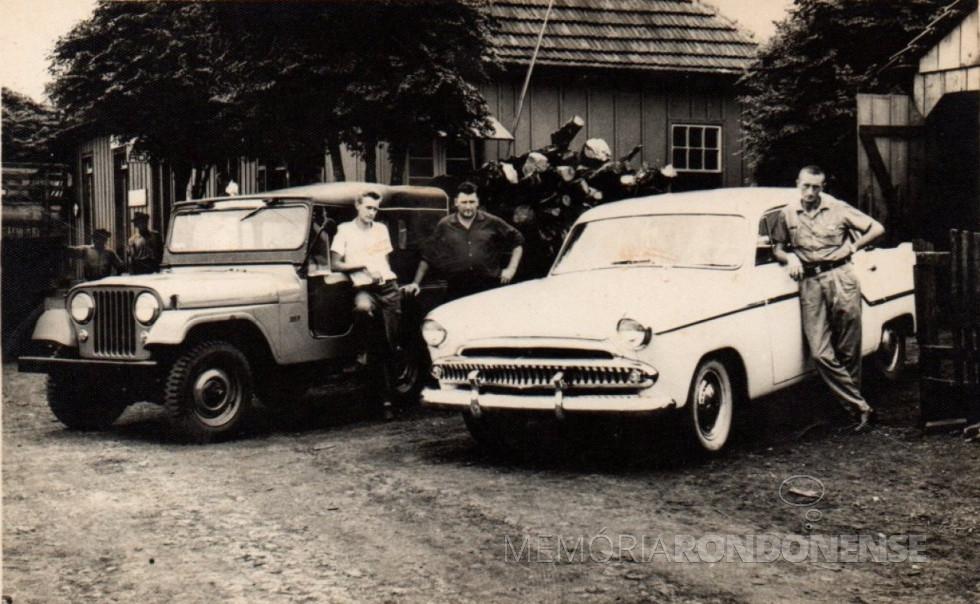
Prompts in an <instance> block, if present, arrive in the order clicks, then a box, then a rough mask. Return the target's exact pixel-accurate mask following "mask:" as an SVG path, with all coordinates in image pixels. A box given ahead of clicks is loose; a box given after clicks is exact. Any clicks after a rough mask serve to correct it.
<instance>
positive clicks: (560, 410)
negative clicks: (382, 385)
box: [422, 388, 677, 418]
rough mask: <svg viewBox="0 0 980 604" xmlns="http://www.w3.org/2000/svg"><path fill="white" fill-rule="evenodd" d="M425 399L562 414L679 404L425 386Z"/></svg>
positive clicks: (476, 409) (476, 408)
mask: <svg viewBox="0 0 980 604" xmlns="http://www.w3.org/2000/svg"><path fill="white" fill-rule="evenodd" d="M422 402H423V403H425V404H426V405H428V406H432V407H444V408H446V407H448V408H455V409H462V410H465V409H469V411H470V412H471V413H472V414H473V415H475V416H479V415H480V414H481V413H482V411H483V409H500V410H515V411H517V410H528V411H552V412H554V413H555V414H556V415H557V416H558V417H559V418H560V417H562V416H563V415H564V413H565V412H566V411H567V412H572V413H577V412H589V413H624V412H625V413H651V412H655V411H663V410H667V409H673V408H675V407H677V401H675V400H673V399H670V398H667V397H655V396H654V397H650V396H639V395H637V394H613V393H610V394H604V393H600V394H574V395H565V394H564V393H563V392H561V391H555V392H552V393H541V392H533V393H531V392H524V393H521V394H517V393H502V392H479V391H474V390H466V389H462V388H452V389H437V388H426V389H425V390H423V391H422Z"/></svg>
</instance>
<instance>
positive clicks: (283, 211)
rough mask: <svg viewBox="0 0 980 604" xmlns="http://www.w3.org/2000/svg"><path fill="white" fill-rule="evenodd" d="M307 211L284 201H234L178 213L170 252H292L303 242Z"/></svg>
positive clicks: (308, 217) (307, 225) (299, 205)
mask: <svg viewBox="0 0 980 604" xmlns="http://www.w3.org/2000/svg"><path fill="white" fill-rule="evenodd" d="M309 224H310V210H309V207H308V206H306V205H304V204H295V203H294V204H292V205H290V203H289V202H287V201H283V200H269V201H266V200H261V199H236V200H234V201H218V202H215V203H214V205H212V206H209V207H206V208H201V209H192V210H187V211H183V212H181V213H179V214H178V215H177V216H176V217H175V218H174V223H173V228H172V230H171V234H170V243H169V246H168V247H169V249H170V251H171V252H173V253H178V254H179V253H191V252H198V253H199V252H238V251H242V252H248V251H263V250H264V251H269V250H295V249H297V248H299V247H301V246H302V245H303V244H304V243H305V242H306V237H307V234H308V231H309Z"/></svg>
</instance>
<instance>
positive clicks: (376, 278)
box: [330, 191, 401, 391]
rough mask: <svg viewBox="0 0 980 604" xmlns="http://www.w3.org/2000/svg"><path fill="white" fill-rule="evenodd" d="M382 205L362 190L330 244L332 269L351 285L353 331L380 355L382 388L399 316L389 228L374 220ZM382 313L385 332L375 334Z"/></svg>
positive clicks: (378, 197) (387, 379) (374, 194)
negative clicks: (350, 217) (353, 211)
mask: <svg viewBox="0 0 980 604" xmlns="http://www.w3.org/2000/svg"><path fill="white" fill-rule="evenodd" d="M380 205H381V195H379V194H378V193H377V192H375V191H365V192H364V193H362V194H361V196H360V197H359V198H358V199H357V201H356V202H355V207H356V208H357V218H355V219H354V220H352V221H350V222H345V223H343V224H341V225H340V226H338V227H337V235H336V236H335V237H334V239H333V243H332V244H331V245H330V262H331V264H332V267H333V270H336V271H342V272H345V273H347V274H348V275H349V276H350V278H351V281H352V282H353V284H354V291H355V294H354V310H355V315H356V317H357V319H356V321H357V324H356V325H355V328H356V329H358V330H359V331H360V333H362V334H366V335H367V336H368V342H367V344H368V347H367V348H368V350H371V351H375V350H376V351H377V352H378V353H379V354H380V355H381V356H382V362H381V365H382V367H383V369H384V371H385V375H384V385H385V388H386V391H387V388H389V387H390V372H389V371H388V362H389V360H390V359H391V356H392V351H393V350H394V347H395V338H396V336H397V333H398V318H399V315H400V314H401V291H399V289H398V282H397V280H396V276H395V273H394V271H392V270H391V266H390V265H389V264H388V254H389V253H391V252H392V251H393V249H394V248H392V246H391V238H390V237H389V236H388V228H387V227H386V226H385V225H383V224H380V223H377V222H375V221H374V219H375V218H376V217H377V215H378V207H379V206H380ZM376 310H380V311H381V322H382V325H383V327H384V333H382V334H378V329H377V328H376V327H377V322H376V320H375V311H376Z"/></svg>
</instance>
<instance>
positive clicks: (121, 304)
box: [91, 289, 136, 359]
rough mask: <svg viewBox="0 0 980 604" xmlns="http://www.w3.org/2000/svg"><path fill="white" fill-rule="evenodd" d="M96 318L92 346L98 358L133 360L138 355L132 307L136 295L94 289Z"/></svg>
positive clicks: (119, 291) (92, 292) (128, 291)
mask: <svg viewBox="0 0 980 604" xmlns="http://www.w3.org/2000/svg"><path fill="white" fill-rule="evenodd" d="M91 294H92V297H93V298H94V299H95V317H94V318H93V321H92V340H93V341H92V344H93V351H94V353H95V355H96V356H99V357H106V358H113V359H118V358H131V357H135V356H136V318H135V317H134V316H133V304H134V303H135V301H136V292H135V291H133V290H130V289H124V290H120V289H95V290H92V291H91Z"/></svg>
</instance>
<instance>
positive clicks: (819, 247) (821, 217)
mask: <svg viewBox="0 0 980 604" xmlns="http://www.w3.org/2000/svg"><path fill="white" fill-rule="evenodd" d="M871 224H872V218H871V217H870V216H868V215H867V214H865V213H864V212H862V211H860V210H858V209H856V208H855V207H853V206H851V205H850V204H848V203H845V202H843V201H841V200H839V199H836V198H834V197H831V196H830V195H827V194H826V193H821V194H820V205H819V206H818V207H817V210H816V212H814V213H813V214H807V212H806V211H805V210H804V209H803V202H802V200H800V199H799V198H797V199H796V200H795V201H793V202H791V203H789V204H787V205H786V207H784V208H783V211H782V212H780V213H779V220H777V221H776V224H775V226H773V229H772V240H773V242H774V243H783V244H789V245H790V246H792V248H793V251H794V252H795V253H796V255H797V256H798V257H799V258H800V260H802V261H803V262H834V261H837V260H844V259H846V258H847V257H848V255H849V254H850V249H849V248H848V246H846V245H845V244H846V243H847V241H848V239H847V238H848V233H847V232H848V229H855V230H857V231H859V232H861V233H864V232H865V231H867V230H868V229H869V228H871Z"/></svg>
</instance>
